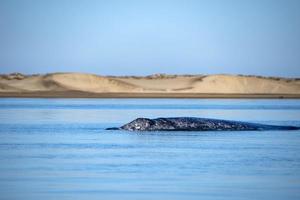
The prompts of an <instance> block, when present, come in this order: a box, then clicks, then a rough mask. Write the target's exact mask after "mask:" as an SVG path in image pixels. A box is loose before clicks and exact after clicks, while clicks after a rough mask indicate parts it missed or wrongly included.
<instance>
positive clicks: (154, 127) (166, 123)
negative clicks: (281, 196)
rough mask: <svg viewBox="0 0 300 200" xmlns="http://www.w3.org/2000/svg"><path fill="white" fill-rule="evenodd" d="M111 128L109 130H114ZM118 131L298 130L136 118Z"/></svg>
mask: <svg viewBox="0 0 300 200" xmlns="http://www.w3.org/2000/svg"><path fill="white" fill-rule="evenodd" d="M116 129H117V128H111V129H109V130H116ZM119 129H123V130H128V131H255V130H298V129H299V127H294V126H275V125H266V124H258V123H248V122H239V121H230V120H220V119H208V118H197V117H173V118H156V119H148V118H137V119H135V120H133V121H132V122H129V123H128V124H125V125H123V126H121V127H120V128H119Z"/></svg>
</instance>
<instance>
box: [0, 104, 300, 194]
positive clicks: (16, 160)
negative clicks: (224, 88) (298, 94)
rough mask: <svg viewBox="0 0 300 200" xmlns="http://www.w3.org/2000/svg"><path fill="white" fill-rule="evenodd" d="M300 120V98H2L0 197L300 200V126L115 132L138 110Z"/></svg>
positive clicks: (144, 113) (153, 114)
mask: <svg viewBox="0 0 300 200" xmlns="http://www.w3.org/2000/svg"><path fill="white" fill-rule="evenodd" d="M174 116H176V117H177V116H195V117H207V118H220V119H230V120H242V121H250V122H260V123H268V124H280V125H296V126H300V100H233V99H228V100H224V99H214V100H212V99H201V100H197V99H14V98H8V99H0V199H1V200H2V199H3V200H15V199H26V200H31V199H34V200H35V199H39V200H40V199H43V200H49V199H53V200H54V199H61V200H66V199H68V200H69V199H70V200H76V199H92V200H93V199H105V200H109V199H141V200H146V199H147V200H148V199H158V200H160V199H161V200H165V199H204V200H205V199H211V200H218V199H222V200H223V199H224V200H225V199H226V200H227V199H228V200H229V199H230V200H234V199H244V200H248V199H249V200H253V199H272V200H274V199H275V200H276V199H295V200H296V199H300V131H265V132H255V131H253V132H174V133H171V132H152V133H150V132H148V133H133V132H126V131H106V130H104V129H105V128H107V127H111V126H119V125H122V124H123V123H127V122H129V121H131V120H133V119H135V118H137V117H150V118H155V117H174Z"/></svg>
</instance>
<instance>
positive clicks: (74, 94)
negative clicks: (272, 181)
mask: <svg viewBox="0 0 300 200" xmlns="http://www.w3.org/2000/svg"><path fill="white" fill-rule="evenodd" d="M0 98H141V99H143V98H188V99H189V98H191V99H218V98H220V99H300V94H238V93H234V94H226V93H224V94H221V93H215V94H212V93H119V92H116V93H112V92H111V93H89V92H81V91H57V92H53V91H51V92H0Z"/></svg>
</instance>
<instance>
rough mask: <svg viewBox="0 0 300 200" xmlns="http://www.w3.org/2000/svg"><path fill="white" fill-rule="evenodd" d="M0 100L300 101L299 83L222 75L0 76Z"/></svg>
mask: <svg viewBox="0 0 300 200" xmlns="http://www.w3.org/2000/svg"><path fill="white" fill-rule="evenodd" d="M0 97H45V98H46V97H47V98H51V97H53V98H300V79H298V78H293V79H292V78H291V79H289V78H280V77H260V76H244V75H223V74H220V75H166V74H155V75H150V76H99V75H94V74H83V73H52V74H44V75H23V74H20V73H14V74H8V75H1V76H0Z"/></svg>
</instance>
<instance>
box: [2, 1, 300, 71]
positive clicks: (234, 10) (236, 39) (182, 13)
mask: <svg viewBox="0 0 300 200" xmlns="http://www.w3.org/2000/svg"><path fill="white" fill-rule="evenodd" d="M16 71H17V72H22V73H47V72H56V71H75V72H87V73H97V74H103V75H108V74H111V75H148V74H153V73H171V74H214V73H230V74H257V75H266V76H287V77H300V1H299V0H294V1H293V0H257V1H256V0H244V1H243V0H236V1H233V0H206V1H201V0H194V1H193V0H180V1H179V0H165V1H164V0H157V1H156V0H148V1H146V0H144V1H143V0H136V1H130V0H119V1H116V0H107V1H101V0H94V1H93V0H82V1H77V0H70V1H66V0H35V1H32V0H19V1H16V0H0V73H10V72H16Z"/></svg>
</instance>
